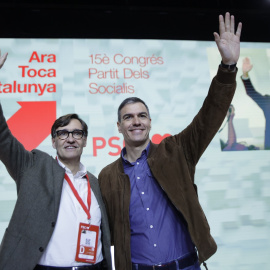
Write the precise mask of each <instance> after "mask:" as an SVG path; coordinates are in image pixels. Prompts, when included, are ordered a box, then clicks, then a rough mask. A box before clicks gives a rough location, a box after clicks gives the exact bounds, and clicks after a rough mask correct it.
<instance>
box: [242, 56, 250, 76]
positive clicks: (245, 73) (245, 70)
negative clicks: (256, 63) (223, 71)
mask: <svg viewBox="0 0 270 270" xmlns="http://www.w3.org/2000/svg"><path fill="white" fill-rule="evenodd" d="M252 67H253V65H251V63H250V59H249V58H248V57H246V58H244V60H243V64H242V71H243V77H244V78H248V73H249V72H250V71H251V69H252Z"/></svg>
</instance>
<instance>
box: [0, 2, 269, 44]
mask: <svg viewBox="0 0 270 270" xmlns="http://www.w3.org/2000/svg"><path fill="white" fill-rule="evenodd" d="M0 9H1V13H0V14H1V24H2V25H1V27H0V29H1V30H0V37H1V38H128V39H140V38H142V39H181V40H213V32H214V31H218V15H219V14H224V13H225V12H226V11H229V12H230V13H231V14H234V15H235V17H236V21H237V22H239V21H241V22H242V23H243V31H242V37H241V40H242V41H247V42H270V0H227V1H224V0H206V1H204V0H185V1H182V0H177V1H176V0H166V1H165V0H157V1H154V0H150V1H148V0H144V1H143V0H114V1H112V0H96V1H86V0H77V1H75V0H73V1H70V0H66V1H63V0H59V1H57V0H54V1H53V0H48V1H45V0H36V1H34V0H28V1H27V0H22V1H19V0H9V1H7V0H5V1H0Z"/></svg>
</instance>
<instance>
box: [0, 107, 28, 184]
mask: <svg viewBox="0 0 270 270" xmlns="http://www.w3.org/2000/svg"><path fill="white" fill-rule="evenodd" d="M32 157H33V154H32V153H31V152H29V151H27V150H26V149H25V148H24V146H23V145H22V144H21V143H20V142H19V141H18V140H17V139H16V138H15V137H14V136H13V135H12V134H11V132H10V130H9V128H8V125H7V122H6V119H5V117H4V114H3V110H2V106H1V104H0V160H1V161H2V162H3V163H4V165H5V166H6V168H7V170H8V172H9V174H10V176H11V177H12V178H13V179H14V180H15V181H16V182H17V180H18V179H19V175H20V173H21V171H22V170H23V168H24V166H25V165H26V164H29V162H30V161H31V159H32ZM17 185H19V183H18V182H17Z"/></svg>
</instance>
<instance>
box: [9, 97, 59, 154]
mask: <svg viewBox="0 0 270 270" xmlns="http://www.w3.org/2000/svg"><path fill="white" fill-rule="evenodd" d="M18 104H19V105H21V108H20V109H19V110H18V111H17V112H16V113H15V114H14V115H12V116H11V117H10V118H9V119H8V121H7V123H8V126H9V128H10V130H11V132H12V134H13V135H14V136H15V137H16V138H17V139H18V140H19V141H20V142H21V143H22V144H23V145H24V147H25V149H27V150H29V151H30V150H32V149H34V148H36V147H37V146H38V145H39V144H40V143H41V142H42V141H43V140H45V139H46V138H47V137H48V135H49V134H50V133H51V127H52V125H53V123H54V121H55V119H56V101H26V102H25V101H22V102H18Z"/></svg>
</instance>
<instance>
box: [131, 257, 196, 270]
mask: <svg viewBox="0 0 270 270" xmlns="http://www.w3.org/2000/svg"><path fill="white" fill-rule="evenodd" d="M197 260H198V257H197V254H196V253H191V254H189V255H188V256H186V257H184V258H181V259H177V260H174V261H171V262H168V263H164V264H155V265H146V264H136V263H132V270H156V269H157V270H178V269H183V268H185V267H188V266H191V265H193V264H194V263H195V262H196V261H197Z"/></svg>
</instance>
